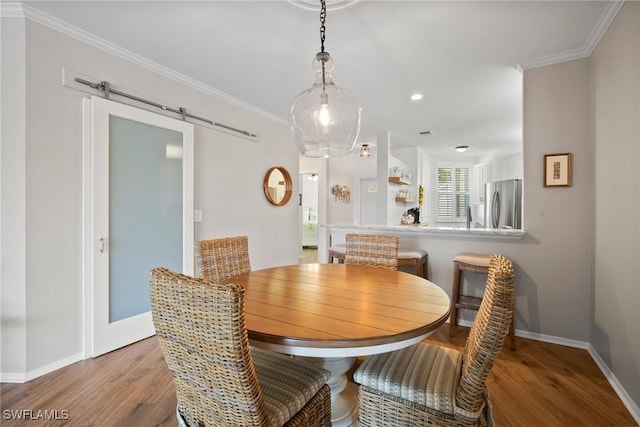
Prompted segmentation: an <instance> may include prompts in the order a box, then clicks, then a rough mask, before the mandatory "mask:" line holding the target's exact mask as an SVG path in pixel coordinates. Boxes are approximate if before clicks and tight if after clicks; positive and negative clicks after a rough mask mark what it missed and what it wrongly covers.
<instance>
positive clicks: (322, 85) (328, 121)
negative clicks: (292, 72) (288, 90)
mask: <svg viewBox="0 0 640 427" xmlns="http://www.w3.org/2000/svg"><path fill="white" fill-rule="evenodd" d="M314 68H315V69H316V81H315V83H314V84H313V86H312V87H311V88H310V89H307V90H305V91H303V92H301V93H300V94H299V95H298V96H296V97H295V99H294V100H293V102H292V103H291V114H290V116H289V125H290V127H291V132H292V134H293V137H294V139H295V141H296V145H297V146H298V149H299V150H300V152H301V153H302V155H304V156H307V157H338V156H344V155H347V154H349V153H351V152H352V151H353V147H354V146H355V143H356V140H357V139H358V133H359V132H360V111H361V110H360V107H359V106H358V102H357V100H356V98H355V96H353V94H351V92H349V91H348V90H345V89H342V88H339V87H337V86H336V85H334V84H333V80H332V78H331V72H332V71H333V60H332V59H331V57H330V56H329V54H328V53H327V52H320V53H318V54H317V55H316V58H315V60H314Z"/></svg>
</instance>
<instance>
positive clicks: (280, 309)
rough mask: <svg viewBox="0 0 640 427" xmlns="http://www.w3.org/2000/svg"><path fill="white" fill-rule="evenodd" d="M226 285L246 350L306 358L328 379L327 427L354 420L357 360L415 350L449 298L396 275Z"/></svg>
mask: <svg viewBox="0 0 640 427" xmlns="http://www.w3.org/2000/svg"><path fill="white" fill-rule="evenodd" d="M229 281H230V282H233V283H238V284H241V285H243V286H244V288H245V315H246V325H247V330H248V334H249V339H250V341H251V344H252V345H255V346H256V347H261V348H265V349H269V350H273V351H277V352H280V353H285V354H290V355H294V356H301V357H307V358H309V360H310V361H312V362H314V363H315V364H317V365H319V366H322V367H324V368H325V369H328V370H329V371H330V372H331V375H332V376H331V379H330V380H329V386H330V387H331V406H332V416H331V418H332V424H333V425H334V426H348V425H352V424H355V423H356V420H357V388H356V387H355V385H353V383H351V384H349V383H348V379H347V376H346V373H347V372H348V371H349V369H350V368H351V367H352V366H353V364H354V362H355V358H356V356H365V355H370V354H379V353H385V352H389V351H393V350H397V349H400V348H403V347H407V346H410V345H413V344H416V343H418V342H420V341H422V340H423V339H425V338H426V337H427V336H428V335H429V334H430V333H431V332H433V331H434V330H435V329H436V328H437V327H438V326H440V325H441V324H443V323H444V322H445V321H446V320H447V318H448V316H449V297H448V295H447V294H446V293H445V292H444V291H443V290H442V289H441V288H440V287H439V286H438V285H436V284H435V283H433V282H430V281H428V280H426V279H423V278H422V277H419V276H416V275H413V274H409V273H405V272H402V271H396V270H388V269H383V268H377V267H369V266H362V265H353V264H300V265H291V266H282V267H274V268H268V269H264V270H256V271H252V272H250V273H245V274H242V275H239V276H235V277H233V278H231V279H229Z"/></svg>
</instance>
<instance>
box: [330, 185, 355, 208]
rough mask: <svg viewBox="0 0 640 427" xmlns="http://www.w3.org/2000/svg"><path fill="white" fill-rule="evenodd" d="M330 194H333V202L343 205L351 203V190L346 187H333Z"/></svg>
mask: <svg viewBox="0 0 640 427" xmlns="http://www.w3.org/2000/svg"><path fill="white" fill-rule="evenodd" d="M331 194H333V198H334V200H335V201H336V202H337V201H341V202H344V203H347V204H349V203H351V190H349V187H347V186H346V185H338V184H336V185H334V186H333V187H331Z"/></svg>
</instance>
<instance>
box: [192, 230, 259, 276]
mask: <svg viewBox="0 0 640 427" xmlns="http://www.w3.org/2000/svg"><path fill="white" fill-rule="evenodd" d="M196 267H197V276H198V277H201V278H203V279H205V280H210V281H212V282H215V283H224V282H226V281H227V279H229V278H230V277H233V276H237V275H239V274H244V273H248V272H250V271H251V263H250V260H249V239H248V238H247V236H236V237H224V238H220V239H210V240H200V241H199V242H196Z"/></svg>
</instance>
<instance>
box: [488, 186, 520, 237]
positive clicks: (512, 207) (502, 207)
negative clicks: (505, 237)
mask: <svg viewBox="0 0 640 427" xmlns="http://www.w3.org/2000/svg"><path fill="white" fill-rule="evenodd" d="M484 202H485V204H484V226H485V228H503V229H505V228H506V229H510V228H513V229H522V180H521V179H507V180H504V181H496V182H487V183H486V184H485V187H484Z"/></svg>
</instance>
